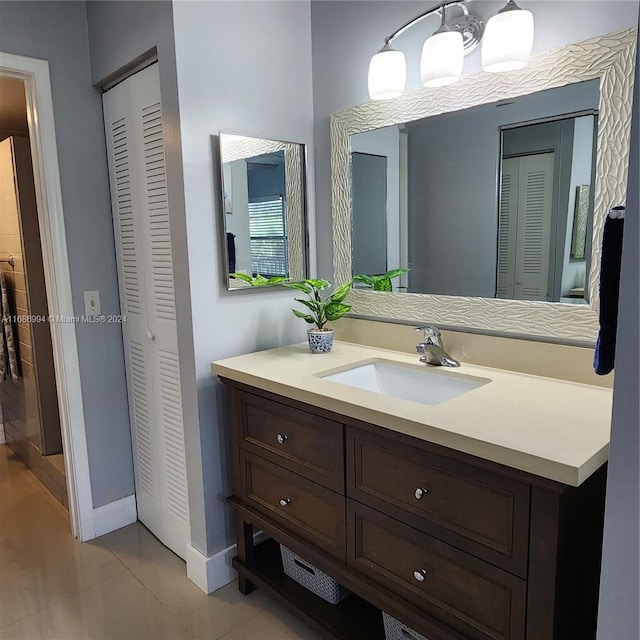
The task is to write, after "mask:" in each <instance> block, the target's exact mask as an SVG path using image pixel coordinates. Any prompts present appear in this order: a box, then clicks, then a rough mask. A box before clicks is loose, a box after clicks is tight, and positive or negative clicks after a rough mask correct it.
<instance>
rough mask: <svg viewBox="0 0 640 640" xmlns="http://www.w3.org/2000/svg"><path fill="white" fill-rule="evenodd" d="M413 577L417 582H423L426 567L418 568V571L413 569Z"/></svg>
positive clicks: (425, 575)
mask: <svg viewBox="0 0 640 640" xmlns="http://www.w3.org/2000/svg"><path fill="white" fill-rule="evenodd" d="M413 577H414V578H415V579H416V580H417V581H418V582H424V579H425V578H426V577H427V570H426V569H420V571H414V572H413Z"/></svg>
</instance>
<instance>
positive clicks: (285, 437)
mask: <svg viewBox="0 0 640 640" xmlns="http://www.w3.org/2000/svg"><path fill="white" fill-rule="evenodd" d="M288 439H289V436H288V435H287V434H286V433H279V434H278V437H277V438H276V440H277V441H278V444H284V443H285V442H286V441H287V440H288Z"/></svg>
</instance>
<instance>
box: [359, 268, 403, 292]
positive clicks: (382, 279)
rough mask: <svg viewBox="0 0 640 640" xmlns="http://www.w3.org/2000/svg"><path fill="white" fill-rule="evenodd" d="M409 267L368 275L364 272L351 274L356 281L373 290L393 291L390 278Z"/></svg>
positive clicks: (401, 274) (397, 275) (401, 273)
mask: <svg viewBox="0 0 640 640" xmlns="http://www.w3.org/2000/svg"><path fill="white" fill-rule="evenodd" d="M408 272H409V269H391V270H390V271H387V273H383V274H380V275H375V276H368V275H365V274H359V275H357V276H353V279H354V280H355V281H356V282H362V283H363V284H366V285H367V286H368V287H371V288H372V289H373V290H374V291H393V286H392V284H391V278H399V277H400V276H403V275H404V274H405V273H408Z"/></svg>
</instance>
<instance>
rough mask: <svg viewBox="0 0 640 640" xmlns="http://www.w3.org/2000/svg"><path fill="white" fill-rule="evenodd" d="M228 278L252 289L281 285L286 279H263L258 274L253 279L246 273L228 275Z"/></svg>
mask: <svg viewBox="0 0 640 640" xmlns="http://www.w3.org/2000/svg"><path fill="white" fill-rule="evenodd" d="M229 277H230V278H235V279H236V280H243V281H244V282H246V283H248V284H249V285H250V286H252V287H270V286H271V285H274V284H282V283H283V282H284V281H285V280H286V279H287V278H285V277H284V276H272V277H271V278H265V277H264V276H261V275H260V274H259V273H257V274H256V277H255V278H254V277H253V276H249V275H247V274H246V273H230V274H229Z"/></svg>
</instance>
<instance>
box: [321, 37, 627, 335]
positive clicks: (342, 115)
mask: <svg viewBox="0 0 640 640" xmlns="http://www.w3.org/2000/svg"><path fill="white" fill-rule="evenodd" d="M636 35H637V31H636V29H634V28H631V29H625V30H623V31H617V32H615V33H611V34H608V35H605V36H599V37H597V38H592V39H590V40H585V41H584V42H580V43H577V44H573V45H569V46H567V47H564V48H563V49H558V50H556V51H552V52H549V53H546V54H544V55H541V56H538V57H536V58H532V59H531V61H530V62H529V64H528V66H527V67H525V68H524V69H522V70H519V71H511V72H509V73H503V74H493V73H486V72H483V73H477V74H475V75H471V76H467V77H464V78H463V79H462V80H461V81H460V82H459V83H457V84H455V85H453V86H451V87H444V88H438V89H417V90H415V91H411V92H408V93H405V94H404V95H403V96H401V97H399V98H396V99H394V100H389V101H386V102H366V103H364V104H362V105H358V106H356V107H351V108H349V109H345V110H343V111H339V112H337V113H334V114H332V115H331V177H332V210H333V239H334V243H333V244H334V258H333V266H334V282H336V283H341V282H345V281H347V280H349V279H350V278H351V275H352V270H351V171H350V146H349V137H350V136H351V135H353V134H355V133H362V132H364V131H371V130H372V129H379V128H381V127H387V126H390V125H395V124H401V123H405V122H410V121H413V120H419V119H421V118H426V117H429V116H435V115H438V114H441V113H446V112H450V111H458V110H461V109H468V108H469V107H475V106H477V105H481V104H486V103H491V102H496V101H499V100H505V99H508V98H515V97H518V96H522V95H527V94H530V93H536V92H539V91H544V90H546V89H553V88H555V87H562V86H564V85H567V84H573V83H576V82H583V81H586V80H593V79H596V78H600V106H599V111H600V114H599V122H598V144H597V158H596V178H595V200H594V214H593V243H592V255H591V271H590V273H589V289H588V290H589V298H590V301H589V304H588V305H572V304H562V303H555V302H554V303H550V302H535V301H521V300H502V299H493V298H465V297H458V296H441V295H429V294H419V293H387V292H384V293H383V292H374V291H368V290H353V291H352V292H351V293H350V294H349V298H348V301H349V303H350V304H351V305H352V307H353V309H352V315H356V316H361V317H367V318H372V319H379V320H390V321H401V322H402V321H404V322H415V323H422V322H432V323H434V324H438V325H441V326H444V327H460V328H465V329H474V330H479V331H483V332H495V333H500V334H516V335H526V336H531V337H539V338H546V339H551V340H554V341H559V342H578V343H594V342H595V339H596V337H597V334H598V310H599V302H600V292H599V272H600V254H601V243H602V230H603V225H604V221H605V219H606V216H607V213H608V211H609V209H610V208H611V207H613V206H615V205H619V204H624V203H625V201H626V190H627V174H628V166H629V143H630V134H631V107H632V95H633V70H634V60H635V47H636Z"/></svg>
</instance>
